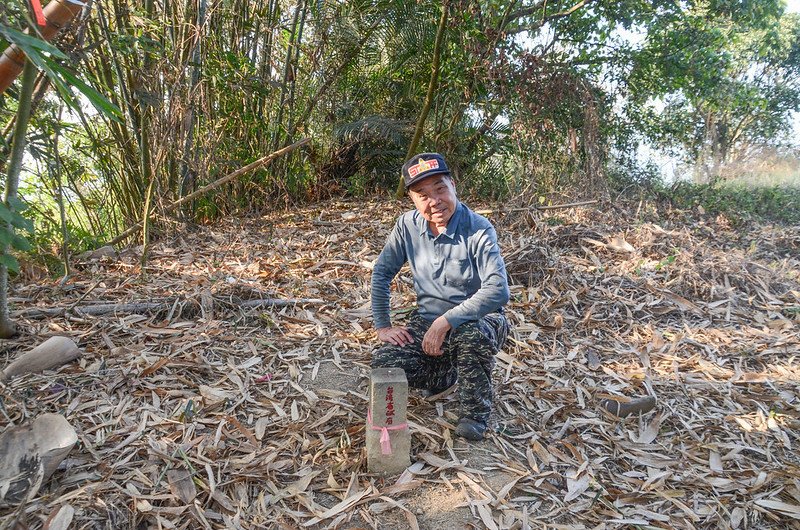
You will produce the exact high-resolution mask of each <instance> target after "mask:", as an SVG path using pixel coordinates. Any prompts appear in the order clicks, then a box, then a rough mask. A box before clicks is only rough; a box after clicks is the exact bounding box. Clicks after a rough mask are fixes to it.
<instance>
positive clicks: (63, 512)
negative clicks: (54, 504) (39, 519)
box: [42, 504, 75, 530]
mask: <svg viewBox="0 0 800 530" xmlns="http://www.w3.org/2000/svg"><path fill="white" fill-rule="evenodd" d="M74 516H75V508H73V507H72V506H70V505H69V504H64V505H62V506H59V507H58V508H57V509H55V510H53V512H52V513H51V514H50V517H48V518H47V520H46V521H45V522H44V526H43V527H42V530H69V528H70V525H71V524H72V518H73V517H74Z"/></svg>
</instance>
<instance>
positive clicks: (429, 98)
mask: <svg viewBox="0 0 800 530" xmlns="http://www.w3.org/2000/svg"><path fill="white" fill-rule="evenodd" d="M448 10H449V7H448V4H447V2H446V1H445V3H444V4H443V5H442V17H441V18H440V19H439V28H438V29H437V30H436V43H435V44H434V46H433V61H432V63H431V80H430V82H429V83H428V93H427V94H426V96H425V104H424V105H423V106H422V111H420V113H419V118H418V119H417V126H416V127H415V128H414V137H413V138H412V139H411V144H410V145H409V146H408V152H407V153H406V160H408V159H409V158H411V157H412V156H414V153H416V152H417V148H418V147H419V143H420V140H422V131H423V130H424V129H425V119H426V118H427V117H428V113H429V112H430V110H431V105H432V104H433V94H434V92H435V91H436V85H437V84H438V81H439V62H440V60H441V55H442V42H443V41H444V33H445V29H446V27H447V12H448ZM405 191H406V187H405V183H404V182H403V177H402V175H401V176H400V181H399V182H398V183H397V192H396V193H395V195H396V197H397V198H398V199H399V198H401V197H402V196H403V195H404V194H405Z"/></svg>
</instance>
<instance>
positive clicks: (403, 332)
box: [372, 153, 509, 440]
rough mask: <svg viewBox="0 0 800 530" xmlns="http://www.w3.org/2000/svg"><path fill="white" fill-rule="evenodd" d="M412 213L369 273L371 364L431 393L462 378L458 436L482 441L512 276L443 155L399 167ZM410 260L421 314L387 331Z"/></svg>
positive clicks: (494, 236) (420, 157) (419, 157)
mask: <svg viewBox="0 0 800 530" xmlns="http://www.w3.org/2000/svg"><path fill="white" fill-rule="evenodd" d="M403 179H404V181H405V187H406V191H407V192H408V195H409V196H410V197H411V200H412V201H413V202H414V207H415V209H414V210H411V211H409V212H406V213H404V214H403V215H401V216H400V218H399V219H398V220H397V223H396V224H395V226H394V229H393V230H392V233H391V234H390V235H389V238H388V240H387V241H386V245H385V246H384V248H383V251H382V252H381V254H380V256H379V257H378V261H377V263H376V264H375V268H374V270H373V273H372V316H373V318H374V321H375V329H376V331H377V334H378V339H379V340H380V341H382V342H383V343H385V344H383V345H382V346H381V347H380V348H379V349H378V350H377V351H376V352H375V353H374V354H373V358H372V367H373V368H378V367H386V368H402V369H403V370H405V372H406V376H407V377H408V383H409V386H411V387H414V388H420V389H422V390H423V392H425V393H427V394H429V395H432V394H438V393H439V392H442V391H444V390H446V389H448V388H449V387H451V386H452V385H454V384H455V383H456V381H458V398H459V402H460V408H461V410H460V419H459V422H458V426H457V428H456V435H458V436H461V437H463V438H467V439H469V440H481V439H483V437H484V435H485V433H486V429H487V426H488V420H489V415H490V413H491V408H492V368H493V367H494V363H495V361H494V355H495V354H496V353H497V352H498V350H499V349H500V348H502V346H503V343H504V342H505V340H506V337H507V336H508V331H509V327H508V321H507V320H506V317H505V315H504V313H503V306H504V305H505V304H506V303H507V302H508V299H509V291H508V279H507V278H506V268H505V264H504V263H503V258H502V256H500V249H499V247H498V246H497V234H496V233H495V230H494V227H493V226H492V224H491V223H490V222H489V221H488V220H487V219H485V218H484V217H482V216H480V215H478V214H476V213H474V212H473V211H471V210H470V209H469V208H467V207H466V206H465V205H464V204H463V203H461V202H459V201H458V198H457V197H456V190H455V186H454V183H453V180H452V178H451V176H450V171H449V169H448V168H447V163H446V162H445V160H444V158H443V157H442V155H440V154H438V153H422V154H420V155H417V156H415V157H413V158H412V159H411V160H409V161H408V162H406V163H405V164H404V165H403ZM406 262H408V263H409V265H410V266H411V272H412V274H413V276H414V290H415V291H416V294H417V309H416V310H415V311H414V312H413V313H412V315H411V318H410V321H409V322H408V326H393V325H392V323H391V320H390V315H389V307H390V306H389V298H390V294H389V289H390V285H391V282H392V280H393V279H394V277H395V275H397V273H398V272H399V271H400V268H401V267H402V266H403V264H405V263H406Z"/></svg>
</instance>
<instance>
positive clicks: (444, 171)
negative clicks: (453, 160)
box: [403, 153, 450, 189]
mask: <svg viewBox="0 0 800 530" xmlns="http://www.w3.org/2000/svg"><path fill="white" fill-rule="evenodd" d="M433 175H447V176H450V169H449V168H448V167H447V162H445V161H444V157H443V156H442V155H440V154H439V153H420V154H418V155H416V156H413V157H411V159H409V161H408V162H406V163H405V164H403V181H404V182H405V184H406V189H408V188H410V187H411V186H413V185H414V183H415V182H419V181H420V180H422V179H426V178H428V177H432V176H433Z"/></svg>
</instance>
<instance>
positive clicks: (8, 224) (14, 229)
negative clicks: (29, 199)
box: [0, 197, 34, 272]
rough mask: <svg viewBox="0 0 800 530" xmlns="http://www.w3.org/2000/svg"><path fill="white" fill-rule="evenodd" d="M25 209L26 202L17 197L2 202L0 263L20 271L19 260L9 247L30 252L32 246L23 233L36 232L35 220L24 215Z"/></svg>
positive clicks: (0, 211) (31, 233) (0, 209)
mask: <svg viewBox="0 0 800 530" xmlns="http://www.w3.org/2000/svg"><path fill="white" fill-rule="evenodd" d="M25 209H26V206H25V204H24V203H23V202H22V201H20V200H19V199H17V198H16V197H9V200H8V204H6V203H4V202H0V264H2V265H4V266H5V267H7V268H8V270H10V271H14V272H19V262H18V261H17V258H16V257H14V255H13V254H11V253H10V252H9V249H13V250H18V251H20V252H28V251H30V250H31V248H32V247H31V244H30V242H29V241H28V239H27V238H26V237H25V236H24V235H23V233H28V234H29V235H33V233H34V232H33V222H31V220H30V219H27V218H25V217H23V216H22V212H23V211H25Z"/></svg>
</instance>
